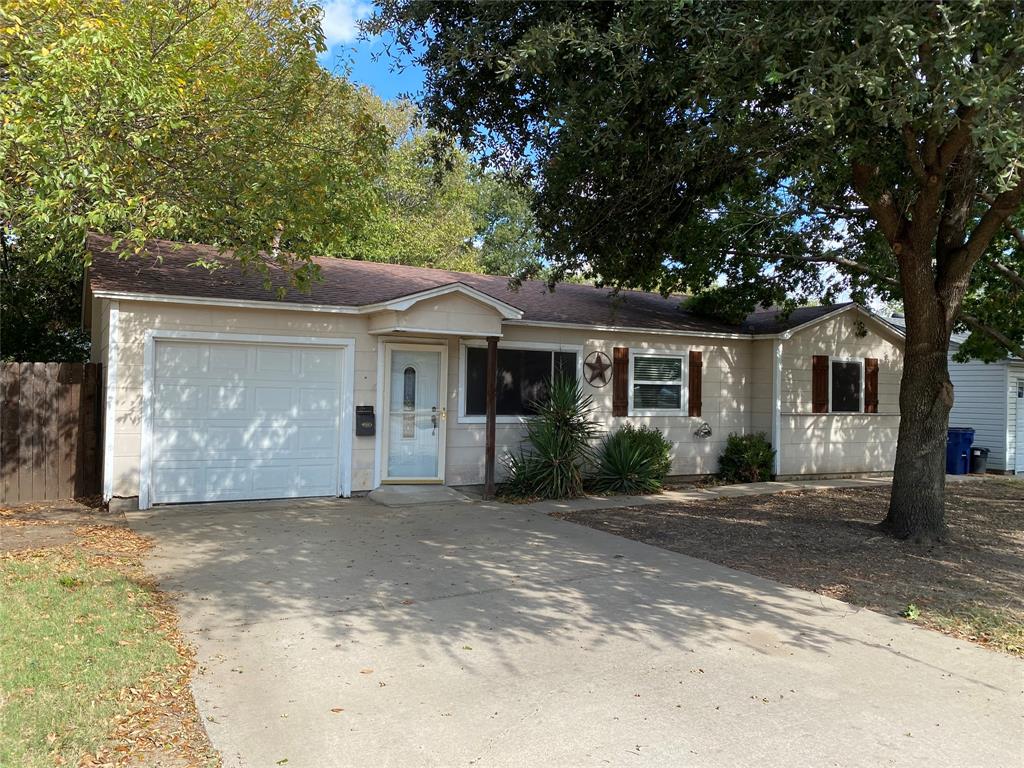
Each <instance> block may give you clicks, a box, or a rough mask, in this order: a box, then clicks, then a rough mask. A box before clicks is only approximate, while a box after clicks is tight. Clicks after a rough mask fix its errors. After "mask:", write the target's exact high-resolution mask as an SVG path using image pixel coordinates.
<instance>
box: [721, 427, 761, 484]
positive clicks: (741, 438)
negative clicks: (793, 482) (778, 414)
mask: <svg viewBox="0 0 1024 768" xmlns="http://www.w3.org/2000/svg"><path fill="white" fill-rule="evenodd" d="M774 461H775V451H774V450H773V449H772V446H771V443H769V442H768V438H767V436H766V435H765V433H764V432H758V433H756V434H751V435H738V434H736V433H733V434H731V435H729V438H728V440H726V443H725V450H724V451H722V455H721V457H719V459H718V474H719V475H720V476H721V477H722V479H723V480H727V481H729V482H731V483H759V482H763V481H765V480H771V479H772V464H773V462H774Z"/></svg>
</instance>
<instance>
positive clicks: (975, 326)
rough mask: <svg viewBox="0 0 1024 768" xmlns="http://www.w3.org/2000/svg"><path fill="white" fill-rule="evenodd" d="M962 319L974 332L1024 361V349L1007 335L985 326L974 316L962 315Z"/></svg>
mask: <svg viewBox="0 0 1024 768" xmlns="http://www.w3.org/2000/svg"><path fill="white" fill-rule="evenodd" d="M960 319H961V320H962V321H963V323H964V325H966V326H967V327H968V328H970V329H971V330H972V331H973V332H975V333H980V334H983V335H985V336H988V337H989V338H990V339H993V340H995V341H997V342H999V343H1000V344H1002V345H1003V346H1004V347H1005V348H1006V349H1007V350H1009V351H1010V352H1011V353H1012V354H1014V355H1016V356H1017V357H1019V358H1021V359H1022V360H1024V347H1022V346H1021V345H1020V344H1017V343H1016V342H1014V341H1013V339H1011V338H1010V337H1009V336H1007V335H1006V334H1004V333H1002V332H1001V331H999V330H997V329H995V328H993V327H992V326H989V325H985V324H984V323H983V322H981V321H980V320H979V319H978V318H976V317H974V316H973V315H968V314H963V313H962V314H961V315H960Z"/></svg>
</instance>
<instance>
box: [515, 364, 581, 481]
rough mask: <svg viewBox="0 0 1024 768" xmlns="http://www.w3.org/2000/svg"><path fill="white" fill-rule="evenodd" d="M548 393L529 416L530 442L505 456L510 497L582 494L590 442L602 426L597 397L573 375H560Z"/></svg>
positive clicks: (527, 422) (538, 401)
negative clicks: (597, 418) (596, 416)
mask: <svg viewBox="0 0 1024 768" xmlns="http://www.w3.org/2000/svg"><path fill="white" fill-rule="evenodd" d="M547 389H548V391H547V396H546V397H542V398H540V399H538V400H536V401H534V402H533V407H534V408H535V409H536V412H537V413H536V416H534V417H532V418H530V419H528V420H527V421H526V440H525V442H526V443H527V446H526V447H523V448H520V450H519V451H518V453H514V454H510V455H508V456H506V457H505V468H506V471H507V479H506V481H505V483H504V484H503V485H502V488H501V494H502V496H504V497H507V498H520V499H524V498H537V497H540V498H546V499H562V498H571V497H575V496H582V495H583V484H584V474H585V472H586V469H587V466H588V465H589V464H590V463H591V461H592V460H593V448H592V446H591V443H592V442H593V441H594V440H595V439H596V438H597V437H598V435H599V433H600V428H599V426H598V425H597V423H596V422H595V421H594V420H593V419H592V417H591V413H592V411H593V408H594V401H593V398H592V397H591V396H590V395H584V394H583V388H582V387H581V386H580V384H579V382H577V381H576V380H575V379H574V378H571V377H566V376H556V377H555V378H554V380H553V381H552V382H551V383H550V385H549V386H548V388H547Z"/></svg>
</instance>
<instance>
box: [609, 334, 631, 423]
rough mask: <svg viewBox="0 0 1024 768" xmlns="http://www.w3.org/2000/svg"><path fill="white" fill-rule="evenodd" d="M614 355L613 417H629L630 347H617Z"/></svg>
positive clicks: (613, 351)
mask: <svg viewBox="0 0 1024 768" xmlns="http://www.w3.org/2000/svg"><path fill="white" fill-rule="evenodd" d="M612 353H613V354H612V416H628V415H629V347H615V349H613V350H612Z"/></svg>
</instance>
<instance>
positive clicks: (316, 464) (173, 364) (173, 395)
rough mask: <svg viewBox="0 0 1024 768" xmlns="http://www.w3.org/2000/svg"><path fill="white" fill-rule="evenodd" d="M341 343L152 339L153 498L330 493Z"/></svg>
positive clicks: (335, 477) (335, 486)
mask: <svg viewBox="0 0 1024 768" xmlns="http://www.w3.org/2000/svg"><path fill="white" fill-rule="evenodd" d="M342 365H343V357H342V350H341V349H340V348H338V347H313V346H287V345H281V344H240V343H239V344H236V343H230V344H226V343H217V342H196V341H176V340H175V341H171V340H157V341H156V348H155V354H154V378H153V412H152V458H151V465H152V475H151V487H152V494H151V495H152V502H153V503H157V504H159V503H162V502H163V503H166V502H185V501H225V500H231V499H273V498H288V497H295V496H329V495H337V494H338V492H339V472H340V464H341V461H340V453H341V450H340V437H341V408H342V396H341V381H342Z"/></svg>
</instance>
